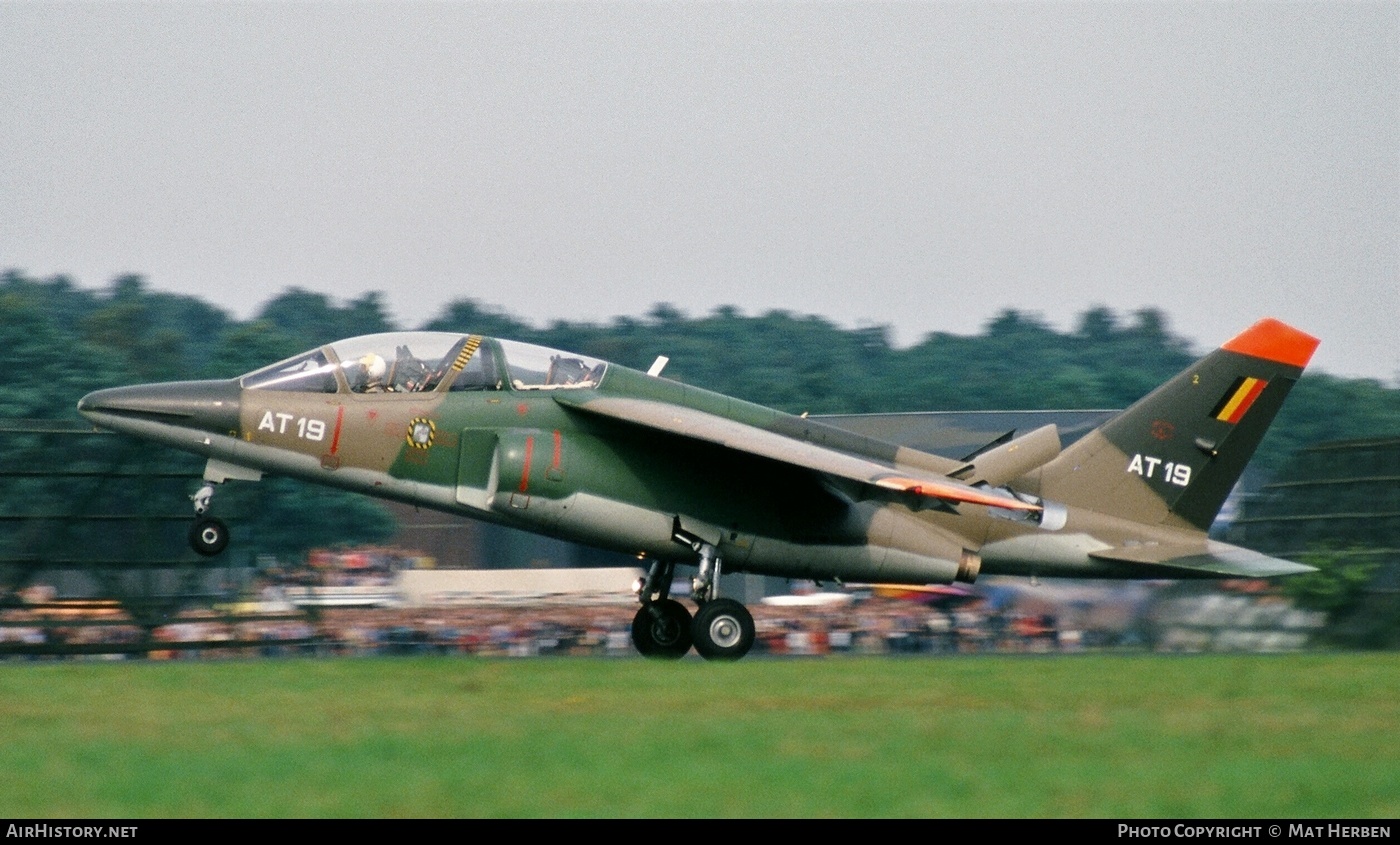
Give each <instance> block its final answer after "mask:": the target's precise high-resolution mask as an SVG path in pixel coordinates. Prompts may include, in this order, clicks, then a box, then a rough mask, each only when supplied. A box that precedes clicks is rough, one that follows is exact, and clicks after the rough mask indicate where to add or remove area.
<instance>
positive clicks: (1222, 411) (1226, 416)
mask: <svg viewBox="0 0 1400 845" xmlns="http://www.w3.org/2000/svg"><path fill="white" fill-rule="evenodd" d="M1268 386H1269V383H1268V382H1267V381H1265V380H1263V379H1261V378H1252V377H1241V378H1237V379H1235V382H1234V384H1232V385H1230V389H1229V390H1227V391H1225V395H1224V396H1221V397H1220V401H1219V402H1218V403H1216V406H1215V408H1214V409H1213V410H1211V412H1210V415H1211V416H1212V417H1214V418H1215V419H1217V420H1220V421H1221V422H1227V423H1230V424H1231V425H1234V424H1235V423H1237V422H1239V421H1240V420H1242V419H1244V415H1245V412H1246V411H1248V410H1249V407H1250V406H1251V405H1253V404H1254V400H1256V399H1258V398H1259V394H1261V393H1263V392H1264V388H1266V387H1268Z"/></svg>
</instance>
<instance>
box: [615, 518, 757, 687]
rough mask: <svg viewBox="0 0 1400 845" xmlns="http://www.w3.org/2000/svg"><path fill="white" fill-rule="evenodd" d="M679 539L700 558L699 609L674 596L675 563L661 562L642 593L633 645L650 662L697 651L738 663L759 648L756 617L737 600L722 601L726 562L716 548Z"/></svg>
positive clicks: (691, 539)
mask: <svg viewBox="0 0 1400 845" xmlns="http://www.w3.org/2000/svg"><path fill="white" fill-rule="evenodd" d="M676 539H677V540H680V541H682V542H686V543H687V544H688V545H691V546H692V548H693V549H694V550H695V552H696V553H697V554H698V555H699V556H700V572H699V574H698V575H697V576H696V578H695V580H694V582H693V586H692V595H693V596H694V597H695V603H696V604H697V605H698V609H697V610H696V612H695V616H694V617H692V616H691V615H690V611H688V610H686V608H685V605H683V604H681V603H680V602H678V601H676V600H675V599H673V598H671V597H670V591H671V579H672V578H673V577H674V574H675V564H673V563H669V562H662V561H657V562H656V563H654V564H652V567H651V571H650V572H648V573H647V576H646V578H645V579H643V580H642V583H641V584H640V585H639V586H638V588H637V597H638V598H639V599H640V600H641V602H642V607H641V609H640V610H638V611H637V615H636V616H635V617H633V618H632V643H633V645H635V646H636V647H637V651H639V652H641V654H642V656H644V657H654V658H658V659H662V660H679V659H680V658H682V657H684V656H685V654H686V652H688V651H690V648H691V646H692V645H693V646H694V647H695V651H696V652H698V653H699V655H700V656H701V657H703V658H705V659H706V660H738V659H739V658H741V657H743V656H744V655H746V654H748V653H749V649H750V648H752V647H753V639H754V624H753V615H752V614H750V613H749V611H748V608H746V607H744V606H743V605H742V604H740V603H739V602H737V601H735V600H734V599H727V598H720V597H719V596H718V586H719V575H720V559H719V555H718V554H716V552H715V548H714V546H711V545H710V544H709V543H706V542H704V541H703V540H700V539H699V538H696V537H693V535H689V534H687V533H685V532H682V531H680V530H679V529H678V530H677V537H676Z"/></svg>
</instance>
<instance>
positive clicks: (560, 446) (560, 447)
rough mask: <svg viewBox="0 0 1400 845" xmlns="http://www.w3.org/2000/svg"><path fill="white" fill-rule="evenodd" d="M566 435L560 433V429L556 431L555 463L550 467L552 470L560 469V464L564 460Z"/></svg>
mask: <svg viewBox="0 0 1400 845" xmlns="http://www.w3.org/2000/svg"><path fill="white" fill-rule="evenodd" d="M563 452H564V435H562V434H560V433H559V429H557V428H556V429H554V463H552V464H550V465H549V468H550V469H555V470H557V469H559V468H560V467H559V462H560V460H561V459H562V458H563Z"/></svg>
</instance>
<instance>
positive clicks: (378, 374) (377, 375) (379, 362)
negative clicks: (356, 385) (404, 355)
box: [360, 352, 389, 381]
mask: <svg viewBox="0 0 1400 845" xmlns="http://www.w3.org/2000/svg"><path fill="white" fill-rule="evenodd" d="M360 366H362V367H364V368H365V376H367V377H368V378H369V380H370V381H379V380H381V379H383V378H384V374H385V373H387V372H388V371H389V365H388V364H385V363H384V359H383V358H381V357H379V356H378V355H376V354H374V353H373V352H371V353H369V354H368V355H366V356H364V357H363V358H361V359H360Z"/></svg>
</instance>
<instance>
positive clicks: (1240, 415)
mask: <svg viewBox="0 0 1400 845" xmlns="http://www.w3.org/2000/svg"><path fill="white" fill-rule="evenodd" d="M1268 386H1269V383H1268V382H1267V381H1264V380H1263V379H1259V380H1258V381H1256V382H1255V383H1254V386H1253V387H1251V388H1250V389H1249V393H1248V394H1246V395H1245V397H1244V399H1243V400H1241V401H1240V404H1239V407H1238V408H1235V412H1234V413H1233V414H1231V415H1230V418H1229V419H1228V420H1226V421H1225V422H1227V423H1230V424H1232V425H1233V424H1234V423H1237V422H1239V421H1240V420H1242V419H1244V412H1245V411H1248V410H1249V406H1250V405H1253V404H1254V400H1255V399H1258V398H1259V394H1261V393H1263V392H1264V388H1266V387H1268Z"/></svg>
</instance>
